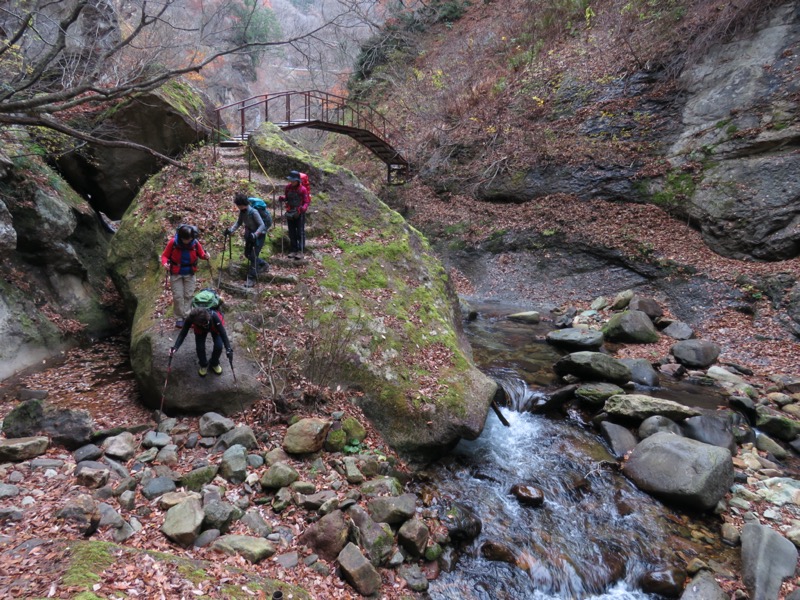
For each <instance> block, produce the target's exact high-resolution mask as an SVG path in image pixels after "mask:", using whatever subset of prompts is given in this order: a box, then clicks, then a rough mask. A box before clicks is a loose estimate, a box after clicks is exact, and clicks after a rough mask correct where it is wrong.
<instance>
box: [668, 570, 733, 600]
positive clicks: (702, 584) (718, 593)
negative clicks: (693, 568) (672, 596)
mask: <svg viewBox="0 0 800 600" xmlns="http://www.w3.org/2000/svg"><path fill="white" fill-rule="evenodd" d="M680 600H729V598H728V594H726V593H725V592H723V591H722V588H721V587H719V584H718V583H717V581H716V579H714V575H713V574H712V573H711V572H709V571H700V572H699V573H698V574H697V575H695V576H694V578H692V580H691V581H690V582H689V585H687V586H686V589H684V591H683V594H681V598H680Z"/></svg>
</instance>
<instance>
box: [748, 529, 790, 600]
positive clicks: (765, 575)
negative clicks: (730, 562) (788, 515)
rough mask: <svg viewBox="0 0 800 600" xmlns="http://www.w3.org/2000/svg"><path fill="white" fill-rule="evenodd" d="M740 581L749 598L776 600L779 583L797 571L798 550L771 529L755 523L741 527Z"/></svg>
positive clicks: (779, 587)
mask: <svg viewBox="0 0 800 600" xmlns="http://www.w3.org/2000/svg"><path fill="white" fill-rule="evenodd" d="M741 539H742V580H743V581H744V584H745V585H746V586H747V589H748V591H749V592H750V597H751V598H763V599H764V600H769V599H772V598H774V599H775V600H777V599H778V593H779V592H780V589H781V583H782V582H783V580H784V579H786V578H787V577H792V576H793V575H794V573H795V569H796V568H797V548H795V547H794V544H792V542H790V541H789V540H787V539H786V538H785V537H783V536H782V535H781V534H780V533H778V532H777V531H775V530H774V529H772V528H770V527H767V526H765V525H761V524H758V523H748V524H747V525H745V526H744V527H743V528H742V538H741Z"/></svg>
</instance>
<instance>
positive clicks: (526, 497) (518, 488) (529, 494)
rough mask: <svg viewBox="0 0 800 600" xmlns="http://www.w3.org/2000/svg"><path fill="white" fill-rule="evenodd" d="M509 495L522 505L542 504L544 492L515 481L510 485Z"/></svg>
mask: <svg viewBox="0 0 800 600" xmlns="http://www.w3.org/2000/svg"><path fill="white" fill-rule="evenodd" d="M511 495H512V496H514V497H515V498H516V499H517V500H518V501H519V503H520V504H522V505H524V506H533V507H536V506H541V505H542V504H544V492H542V490H540V489H539V488H537V487H533V486H531V485H525V484H522V483H517V484H514V485H513V486H511Z"/></svg>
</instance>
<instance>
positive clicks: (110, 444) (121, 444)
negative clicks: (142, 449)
mask: <svg viewBox="0 0 800 600" xmlns="http://www.w3.org/2000/svg"><path fill="white" fill-rule="evenodd" d="M103 451H104V452H105V453H106V456H110V457H111V458H117V459H119V460H122V461H127V460H128V459H129V458H131V457H133V455H134V454H135V453H136V438H135V437H133V434H132V433H131V432H130V431H123V432H122V433H120V434H119V435H115V436H112V437H109V438H106V439H105V441H103Z"/></svg>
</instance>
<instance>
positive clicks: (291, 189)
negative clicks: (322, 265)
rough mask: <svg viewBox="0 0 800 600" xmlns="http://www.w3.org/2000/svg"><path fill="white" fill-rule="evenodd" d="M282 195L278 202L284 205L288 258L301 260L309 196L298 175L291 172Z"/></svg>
mask: <svg viewBox="0 0 800 600" xmlns="http://www.w3.org/2000/svg"><path fill="white" fill-rule="evenodd" d="M286 179H288V180H289V183H288V184H286V189H285V190H284V195H283V196H280V197H279V198H278V200H280V201H281V202H284V203H285V204H286V225H287V229H288V230H289V250H290V252H289V255H288V256H289V258H294V259H298V260H299V259H301V258H303V252H304V251H305V248H306V211H307V210H308V205H309V204H311V196H310V195H309V193H308V188H306V187H305V186H304V185H303V184H302V183H301V182H300V173H299V172H298V171H292V172H291V173H289V176H288V177H287V178H286Z"/></svg>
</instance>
